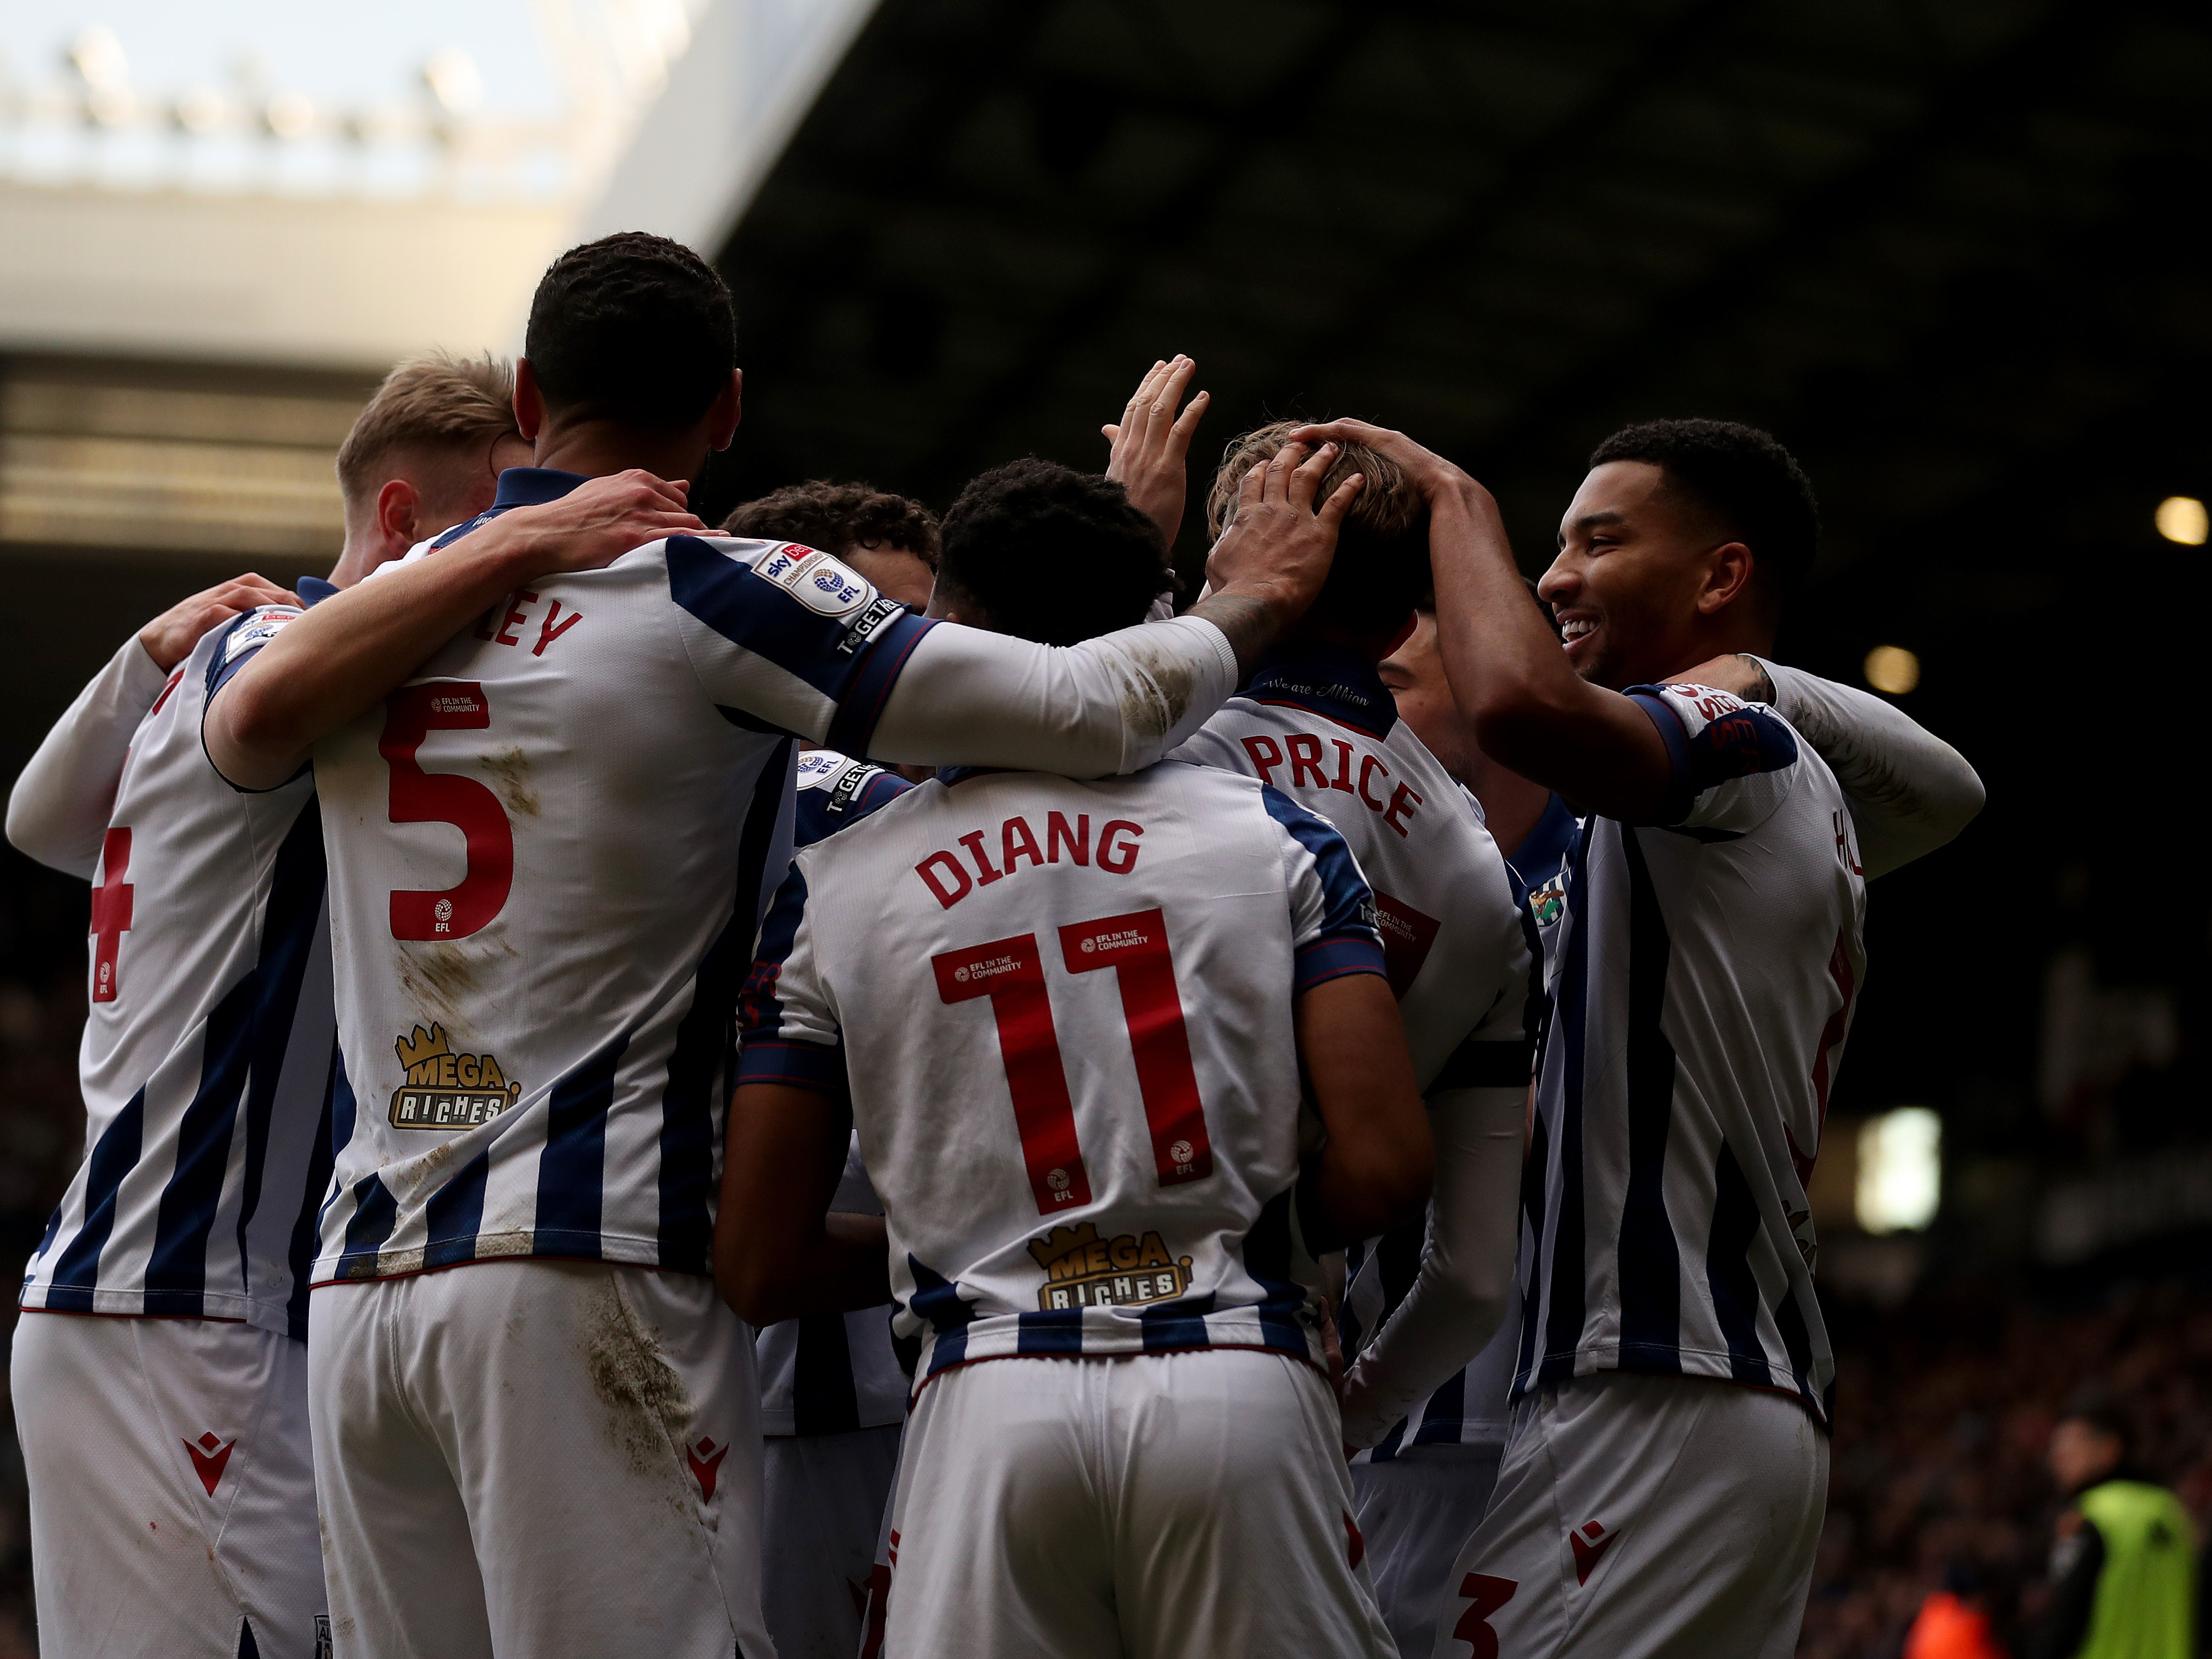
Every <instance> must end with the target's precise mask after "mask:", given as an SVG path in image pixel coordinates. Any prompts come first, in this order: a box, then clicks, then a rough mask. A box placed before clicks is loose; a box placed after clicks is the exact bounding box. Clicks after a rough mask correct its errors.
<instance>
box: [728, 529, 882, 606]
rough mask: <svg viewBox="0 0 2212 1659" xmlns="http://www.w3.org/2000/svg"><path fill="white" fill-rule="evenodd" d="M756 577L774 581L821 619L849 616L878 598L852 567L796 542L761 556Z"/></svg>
mask: <svg viewBox="0 0 2212 1659" xmlns="http://www.w3.org/2000/svg"><path fill="white" fill-rule="evenodd" d="M753 574H754V575H756V576H758V577H759V578H760V579H761V580H763V581H770V582H774V583H775V585H776V586H778V587H780V588H781V589H782V590H783V591H784V592H787V593H788V594H790V595H791V597H792V598H793V599H797V600H798V601H799V604H801V605H805V607H806V608H807V609H808V610H809V611H813V612H814V613H815V615H817V616H818V617H849V616H851V615H853V614H854V612H855V611H861V610H864V609H866V606H867V605H868V604H869V603H870V601H872V599H874V598H875V597H876V590H875V589H874V588H873V587H872V586H869V584H868V582H867V580H866V578H865V577H863V576H861V575H860V574H859V573H858V572H856V571H854V569H853V568H851V567H850V566H848V565H846V564H844V563H843V562H841V561H839V560H836V559H833V558H831V557H830V556H829V555H828V554H827V553H823V552H820V551H817V550H816V549H814V548H811V547H801V546H800V545H799V544H798V543H796V542H787V543H786V544H784V545H783V546H781V547H779V548H777V549H776V550H775V552H773V553H769V554H766V555H764V556H763V557H761V558H760V559H759V560H758V561H757V562H755V564H754V565H753Z"/></svg>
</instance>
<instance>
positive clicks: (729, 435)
mask: <svg viewBox="0 0 2212 1659" xmlns="http://www.w3.org/2000/svg"><path fill="white" fill-rule="evenodd" d="M744 417H745V372H744V370H743V369H742V368H733V369H732V370H731V371H730V383H729V385H727V386H724V387H723V388H722V389H721V391H720V393H718V394H717V395H716V397H715V398H714V404H712V406H711V407H709V408H708V410H707V442H708V447H711V448H714V449H727V448H728V447H730V446H731V444H732V443H733V442H735V441H736V440H737V435H738V422H740V421H742V420H744Z"/></svg>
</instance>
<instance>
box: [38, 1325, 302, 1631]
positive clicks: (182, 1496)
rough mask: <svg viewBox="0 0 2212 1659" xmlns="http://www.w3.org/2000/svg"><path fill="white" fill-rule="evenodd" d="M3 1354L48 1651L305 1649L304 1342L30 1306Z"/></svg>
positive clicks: (233, 1328) (246, 1330)
mask: <svg viewBox="0 0 2212 1659" xmlns="http://www.w3.org/2000/svg"><path fill="white" fill-rule="evenodd" d="M9 1369H10V1378H11V1382H12V1385H13V1387H14V1390H15V1431H16V1437H17V1438H18V1439H19V1440H20V1441H21V1443H22V1449H23V1466H24V1470H25V1472H26V1474H27V1475H28V1477H29V1480H30V1488H31V1574H32V1580H33V1584H34V1586H35V1589H36V1594H37V1596H38V1608H39V1650H40V1653H42V1654H44V1655H46V1659H92V1656H94V1655H98V1656H100V1659H203V1656H204V1659H234V1656H236V1655H237V1654H238V1653H240V1651H241V1650H244V1651H248V1652H257V1651H258V1653H259V1654H260V1655H261V1656H262V1659H313V1656H315V1655H316V1654H317V1652H318V1651H319V1650H318V1647H317V1639H318V1638H317V1626H318V1624H319V1622H320V1620H321V1616H322V1613H323V1609H324V1601H323V1553H322V1546H321V1545H320V1543H319V1541H318V1540H317V1538H316V1533H315V1474H314V1467H313V1462H312V1461H311V1456H310V1453H309V1450H308V1443H307V1345H306V1344H305V1343H302V1342H295V1341H294V1340H292V1339H291V1338H290V1337H287V1336H278V1335H276V1334H274V1333H272V1332H270V1331H263V1330H256V1329H255V1328H253V1327H252V1326H250V1325H242V1324H234V1323H231V1322H228V1321H220V1320H201V1319H138V1318H120V1317H107V1316H99V1315H91V1314H59V1313H44V1312H26V1313H24V1314H23V1315H22V1316H21V1317H19V1318H18V1319H17V1320H16V1322H15V1352H14V1354H13V1356H12V1361H11V1364H10V1368H9ZM247 1627H250V1628H251V1630H252V1644H251V1646H250V1647H249V1646H247V1645H246V1642H245V1637H244V1631H245V1630H246V1628H247Z"/></svg>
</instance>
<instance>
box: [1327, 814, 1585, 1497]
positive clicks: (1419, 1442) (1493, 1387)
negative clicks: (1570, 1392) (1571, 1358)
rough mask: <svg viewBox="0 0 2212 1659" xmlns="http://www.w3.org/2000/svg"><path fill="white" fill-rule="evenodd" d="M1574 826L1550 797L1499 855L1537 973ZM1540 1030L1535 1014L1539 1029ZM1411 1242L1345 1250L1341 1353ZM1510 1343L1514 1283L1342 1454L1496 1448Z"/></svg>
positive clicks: (1555, 917)
mask: <svg viewBox="0 0 2212 1659" xmlns="http://www.w3.org/2000/svg"><path fill="white" fill-rule="evenodd" d="M1581 829H1582V826H1581V824H1580V823H1579V821H1578V820H1577V818H1576V817H1575V815H1574V812H1573V811H1572V810H1571V808H1569V806H1568V805H1567V804H1566V802H1565V801H1564V800H1562V799H1559V796H1557V795H1553V797H1552V798H1551V800H1550V802H1549V803H1548V804H1547V805H1546V807H1545V809H1544V815H1543V817H1541V818H1539V819H1538V820H1537V821H1536V823H1535V826H1534V828H1533V829H1530V830H1529V831H1528V834H1527V835H1526V836H1522V838H1521V842H1520V843H1519V845H1517V846H1516V847H1514V848H1511V849H1510V850H1509V851H1507V853H1506V854H1505V870H1506V874H1507V876H1508V877H1509V878H1510V881H1511V885H1512V890H1513V898H1514V902H1516V904H1518V905H1520V906H1521V907H1522V909H1523V911H1524V912H1525V913H1526V916H1527V925H1528V928H1529V929H1530V931H1531V933H1533V935H1534V938H1535V940H1536V944H1535V945H1534V951H1535V953H1536V956H1537V959H1538V973H1539V976H1540V978H1545V979H1548V976H1547V975H1543V973H1542V965H1543V963H1544V962H1545V961H1546V960H1547V958H1548V956H1549V954H1550V946H1551V940H1552V939H1553V935H1555V934H1556V933H1557V932H1558V930H1559V918H1560V916H1561V915H1563V914H1564V913H1565V879H1566V877H1565V872H1566V866H1567V860H1568V859H1569V857H1570V856H1571V854H1572V853H1573V852H1574V848H1575V842H1576V841H1577V838H1578V836H1580V834H1581ZM1541 1029H1542V1021H1541V1015H1540V1016H1539V1018H1538V1021H1537V1030H1538V1032H1539V1034H1540V1035H1541ZM1419 1265H1420V1256H1419V1233H1418V1232H1417V1231H1410V1230H1408V1231H1401V1232H1398V1233H1395V1234H1392V1235H1390V1236H1389V1237H1387V1238H1383V1239H1379V1240H1376V1241H1373V1242H1372V1243H1368V1244H1357V1245H1354V1246H1353V1247H1352V1249H1351V1250H1349V1251H1347V1252H1346V1267H1347V1270H1348V1278H1349V1281H1350V1282H1349V1284H1348V1285H1347V1287H1346V1297H1345V1307H1344V1310H1343V1312H1342V1314H1341V1315H1340V1316H1339V1320H1338V1323H1339V1325H1340V1327H1341V1328H1342V1330H1343V1333H1344V1342H1345V1346H1346V1352H1352V1350H1354V1349H1355V1348H1356V1347H1357V1346H1358V1342H1359V1341H1360V1340H1361V1339H1362V1335H1363V1334H1364V1332H1367V1331H1371V1330H1374V1329H1376V1328H1377V1327H1379V1326H1380V1325H1381V1324H1382V1323H1383V1321H1385V1320H1387V1319H1388V1318H1389V1316H1390V1315H1391V1314H1392V1312H1393V1311H1395V1310H1396V1308H1397V1307H1398V1304H1400V1303H1401V1302H1402V1301H1403V1300H1404V1299H1405V1297H1406V1293H1407V1291H1409V1290H1410V1289H1412V1287H1413V1275H1414V1273H1415V1271H1416V1269H1417V1268H1418V1267H1419ZM1520 1345H1521V1305H1520V1297H1519V1294H1518V1292H1517V1291H1516V1294H1515V1296H1514V1300H1513V1308H1512V1310H1511V1312H1510V1313H1509V1314H1508V1315H1507V1316H1506V1317H1505V1320H1504V1322H1503V1323H1502V1324H1500V1325H1499V1326H1498V1333H1497V1334H1496V1335H1494V1336H1492V1338H1491V1339H1490V1340H1489V1342H1488V1343H1486V1345H1485V1346H1484V1347H1483V1350H1482V1352H1480V1354H1478V1355H1476V1356H1475V1358H1474V1359H1473V1360H1472V1361H1470V1362H1469V1363H1468V1366H1467V1367H1466V1369H1465V1370H1461V1371H1458V1372H1456V1373H1455V1374H1454V1375H1453V1376H1450V1377H1449V1378H1447V1379H1446V1380H1445V1381H1444V1382H1443V1383H1441V1384H1439V1385H1438V1387H1437V1389H1436V1390H1435V1392H1434V1393H1432V1394H1431V1395H1429V1397H1428V1399H1427V1400H1426V1401H1423V1402H1422V1405H1421V1407H1420V1409H1419V1411H1416V1412H1413V1413H1409V1414H1408V1415H1407V1417H1406V1418H1405V1419H1401V1421H1400V1422H1398V1423H1396V1424H1395V1425H1393V1426H1392V1427H1391V1429H1390V1431H1389V1433H1388V1434H1386V1435H1384V1436H1383V1438H1382V1439H1380V1440H1378V1441H1376V1443H1375V1444H1374V1445H1372V1446H1370V1447H1367V1448H1364V1449H1362V1450H1361V1451H1360V1452H1359V1453H1358V1455H1356V1456H1355V1457H1354V1458H1353V1459H1352V1462H1356V1463H1357V1462H1376V1463H1382V1462H1389V1460H1390V1459H1392V1458H1394V1457H1395V1456H1397V1455H1399V1454H1400V1453H1401V1452H1403V1451H1405V1450H1407V1449H1409V1448H1412V1447H1414V1446H1437V1445H1453V1446H1460V1445H1466V1446H1476V1445H1487V1446H1503V1445H1504V1443H1505V1438H1506V1434H1507V1431H1509V1430H1510V1427H1511V1426H1512V1423H1511V1419H1512V1395H1513V1370H1514V1364H1515V1362H1516V1358H1518V1356H1519V1353H1520Z"/></svg>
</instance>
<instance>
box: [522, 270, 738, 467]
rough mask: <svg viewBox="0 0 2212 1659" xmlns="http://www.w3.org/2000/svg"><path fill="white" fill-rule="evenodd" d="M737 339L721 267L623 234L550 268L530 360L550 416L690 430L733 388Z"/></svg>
mask: <svg viewBox="0 0 2212 1659" xmlns="http://www.w3.org/2000/svg"><path fill="white" fill-rule="evenodd" d="M737 331H738V325H737V315H736V313H735V312H734V311H733V310H732V307H731V303H730V289H729V285H728V284H727V283H725V282H723V280H722V279H721V277H720V275H718V274H717V273H716V271H715V270H714V267H713V266H712V265H710V264H708V263H707V262H706V261H705V260H704V259H702V258H700V257H699V256H698V255H697V254H696V253H694V252H692V251H691V250H690V248H688V247H685V246H684V245H683V244H682V243H681V242H671V241H670V240H668V239H667V238H666V237H665V236H648V235H647V234H645V233H644V232H642V231H636V230H625V231H623V232H620V233H619V234H616V235H613V236H602V237H601V238H599V240H598V241H596V242H586V243H585V244H584V245H583V246H581V247H572V248H570V249H569V250H568V252H566V253H564V254H562V256H561V257H560V258H557V259H556V260H555V261H554V262H553V263H552V264H551V265H550V266H548V267H547V269H546V271H545V275H544V276H543V277H541V278H539V280H538V292H537V295H535V296H534V297H533V298H532V300H531V302H530V327H529V331H528V333H527V334H526V336H525V337H524V343H523V348H522V355H523V356H525V357H526V358H527V359H529V362H530V370H531V373H532V374H533V375H534V376H535V377H536V378H537V380H538V390H540V391H541V392H544V394H545V402H546V404H547V406H548V407H549V408H551V409H556V410H560V411H561V412H562V413H563V414H570V415H574V416H579V417H580V418H583V419H586V420H608V421H613V422H617V423H618V424H620V425H623V426H626V427H631V428H639V429H641V430H646V431H671V430H680V429H681V428H684V427H687V426H689V425H690V424H691V422H694V421H696V420H697V419H698V418H699V417H700V416H702V415H703V414H705V413H706V412H707V407H708V404H712V403H713V402H714V399H715V398H717V397H719V396H720V394H721V391H722V388H723V387H724V386H727V385H728V384H729V381H730V370H731V369H732V368H734V367H736V365H737V361H738V356H737Z"/></svg>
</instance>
